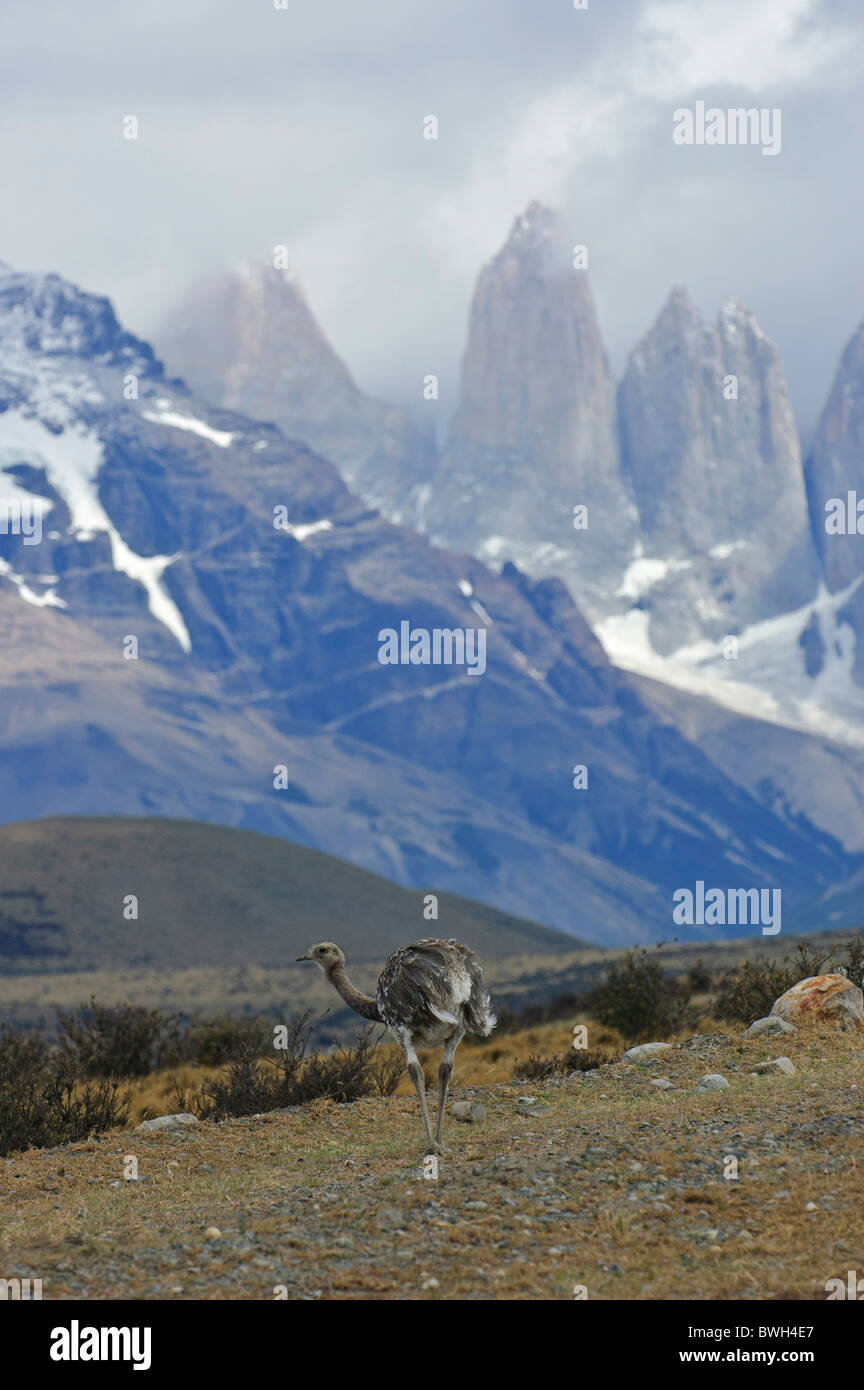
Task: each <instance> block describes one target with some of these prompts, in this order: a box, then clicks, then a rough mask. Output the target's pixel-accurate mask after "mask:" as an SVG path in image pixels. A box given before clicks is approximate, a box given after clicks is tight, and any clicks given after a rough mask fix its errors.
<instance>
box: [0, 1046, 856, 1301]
mask: <svg viewBox="0 0 864 1390" xmlns="http://www.w3.org/2000/svg"><path fill="white" fill-rule="evenodd" d="M463 1055H466V1054H460V1056H463ZM781 1055H783V1056H788V1057H789V1058H791V1060H792V1061H793V1063H794V1065H795V1067H796V1072H795V1075H794V1076H784V1075H771V1076H754V1075H752V1074H751V1070H752V1067H753V1066H754V1064H755V1063H757V1062H760V1061H765V1060H769V1059H772V1058H776V1057H778V1056H781ZM862 1057H864V1043H862V1039H861V1037H860V1036H859V1035H857V1034H856V1035H854V1036H853V1035H850V1034H845V1033H843V1032H840V1031H838V1030H837V1029H836V1028H833V1027H826V1026H822V1027H818V1026H817V1027H811V1028H809V1029H807V1030H801V1031H799V1032H798V1033H797V1034H795V1035H794V1036H793V1035H785V1036H783V1037H780V1038H777V1037H772V1038H758V1039H752V1040H751V1039H743V1038H742V1037H741V1036H740V1034H738V1033H727V1034H702V1035H697V1036H696V1037H694V1038H692V1039H690V1040H687V1041H682V1042H678V1043H676V1044H674V1045H673V1047H672V1049H671V1051H669V1052H666V1053H664V1054H663V1056H662V1057H661V1058H660V1059H658V1060H655V1061H654V1062H652V1063H651V1064H648V1065H639V1066H634V1065H632V1064H629V1063H617V1064H613V1065H609V1066H606V1067H603V1068H601V1069H600V1070H599V1071H595V1072H592V1073H586V1074H574V1075H572V1076H569V1077H567V1078H563V1079H556V1080H554V1081H552V1082H549V1081H547V1082H542V1083H529V1082H524V1081H523V1082H501V1081H498V1082H494V1083H492V1084H489V1085H485V1086H473V1087H463V1088H461V1089H460V1087H459V1086H458V1085H457V1086H456V1087H455V1088H454V1090H453V1092H452V1093H451V1099H453V1100H456V1099H460V1098H462V1099H471V1100H477V1101H480V1102H482V1104H483V1105H485V1107H486V1118H485V1120H483V1121H482V1122H480V1123H478V1124H471V1125H468V1124H464V1123H459V1122H457V1121H456V1120H454V1119H453V1118H448V1125H447V1130H446V1132H445V1142H447V1143H448V1146H449V1147H450V1149H451V1150H452V1153H451V1154H450V1156H447V1157H443V1158H441V1159H440V1160H439V1163H438V1174H437V1177H435V1176H433V1175H431V1174H429V1173H427V1175H424V1172H423V1162H422V1157H421V1154H422V1144H421V1140H420V1134H421V1131H420V1127H419V1121H418V1115H417V1107H416V1101H415V1100H414V1098H413V1096H411V1095H407V1094H397V1095H396V1096H394V1097H391V1098H389V1099H368V1100H362V1101H358V1102H356V1103H355V1104H353V1105H348V1106H337V1105H334V1104H332V1103H330V1102H317V1103H315V1104H313V1105H310V1106H305V1107H302V1108H296V1109H293V1110H288V1111H279V1112H274V1113H271V1114H267V1115H261V1116H255V1117H250V1118H248V1119H242V1120H230V1121H226V1122H223V1123H222V1124H212V1123H201V1124H197V1125H193V1126H189V1127H187V1128H183V1129H177V1130H175V1131H161V1132H160V1133H157V1134H147V1135H143V1134H133V1133H131V1132H121V1131H114V1132H112V1133H110V1134H107V1135H104V1136H102V1137H101V1138H98V1139H94V1140H92V1141H90V1142H88V1143H84V1144H75V1145H70V1146H66V1147H64V1148H60V1149H54V1150H49V1151H38V1150H30V1151H28V1152H27V1153H24V1154H22V1155H19V1156H17V1157H13V1158H10V1159H6V1160H2V1161H0V1278H6V1279H11V1278H16V1277H17V1278H27V1277H29V1278H31V1279H35V1278H39V1279H41V1280H42V1287H43V1297H44V1298H46V1299H64V1298H90V1299H94V1300H98V1299H105V1298H129V1299H156V1298H176V1299H268V1300H272V1299H274V1298H288V1299H346V1298H347V1299H518V1300H525V1299H532V1300H538V1299H572V1298H574V1297H583V1296H587V1297H588V1298H593V1299H634V1300H647V1299H694V1298H695V1299H752V1300H766V1299H774V1298H800V1299H825V1297H826V1291H825V1284H826V1281H827V1280H828V1279H830V1278H833V1277H837V1276H839V1277H841V1278H843V1279H844V1280H845V1279H846V1277H847V1272H848V1271H849V1270H857V1271H858V1275H859V1277H860V1276H861V1275H864V1069H862ZM459 1061H460V1057H457V1080H458V1073H459ZM707 1073H720V1074H722V1075H723V1076H725V1077H726V1079H727V1080H728V1082H729V1088H728V1089H726V1090H719V1091H703V1090H697V1089H695V1088H696V1085H697V1083H698V1081H699V1079H700V1077H702V1076H704V1075H706V1074H707ZM657 1080H661V1081H662V1080H667V1081H669V1082H671V1083H672V1085H671V1087H670V1088H668V1089H663V1088H661V1087H658V1086H655V1085H653V1084H652V1082H654V1081H657ZM521 1098H528V1099H530V1100H532V1101H533V1102H534V1103H535V1104H534V1106H533V1107H532V1106H529V1105H526V1104H525V1103H524V1100H522V1099H521ZM523 1111H527V1113H522V1112H523ZM130 1158H131V1159H134V1160H136V1161H137V1171H138V1175H139V1176H138V1180H137V1181H135V1180H129V1179H128V1178H127V1176H126V1174H128V1173H129V1172H131V1171H133V1170H134V1165H133V1164H130V1162H129V1160H130Z"/></svg>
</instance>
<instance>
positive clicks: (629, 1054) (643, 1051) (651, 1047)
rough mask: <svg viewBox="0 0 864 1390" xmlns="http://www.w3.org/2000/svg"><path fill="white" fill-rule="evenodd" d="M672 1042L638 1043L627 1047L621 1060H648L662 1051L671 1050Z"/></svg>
mask: <svg viewBox="0 0 864 1390" xmlns="http://www.w3.org/2000/svg"><path fill="white" fill-rule="evenodd" d="M671 1050H672V1044H671V1043H667V1042H649V1043H640V1044H639V1046H638V1047H629V1048H628V1049H627V1051H626V1052H625V1053H624V1056H623V1057H622V1058H621V1061H622V1062H650V1061H652V1060H653V1058H655V1057H659V1056H660V1054H661V1053H663V1052H671Z"/></svg>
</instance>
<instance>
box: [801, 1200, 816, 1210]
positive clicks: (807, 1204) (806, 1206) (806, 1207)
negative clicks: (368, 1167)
mask: <svg viewBox="0 0 864 1390" xmlns="http://www.w3.org/2000/svg"><path fill="white" fill-rule="evenodd" d="M804 1210H805V1211H818V1210H819V1208H818V1206H817V1205H816V1203H815V1202H805V1203H804Z"/></svg>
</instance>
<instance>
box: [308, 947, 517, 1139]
mask: <svg viewBox="0 0 864 1390" xmlns="http://www.w3.org/2000/svg"><path fill="white" fill-rule="evenodd" d="M298 960H311V961H314V962H315V964H316V965H320V967H321V969H322V970H323V971H324V974H325V975H326V976H327V979H328V980H329V981H330V983H331V985H332V986H333V988H334V989H336V990H338V992H339V993H340V994H341V996H342V998H343V999H344V1000H345V1003H346V1004H349V1005H350V1006H351V1008H352V1009H353V1010H354V1011H355V1013H358V1014H360V1015H361V1016H362V1017H363V1018H369V1019H373V1020H374V1021H376V1022H380V1023H383V1024H385V1025H386V1027H387V1028H388V1029H389V1031H390V1032H391V1033H392V1035H393V1037H394V1038H395V1039H396V1041H397V1042H398V1043H399V1046H400V1047H401V1048H402V1051H403V1052H404V1053H405V1061H406V1063H407V1065H408V1073H409V1075H410V1077H411V1080H412V1081H413V1082H414V1089H415V1090H416V1092H417V1099H418V1101H419V1102H420V1114H421V1116H422V1118H423V1127H424V1129H425V1131H426V1144H427V1147H426V1149H425V1150H424V1152H425V1153H435V1154H443V1153H446V1152H447V1150H446V1149H445V1148H444V1145H443V1143H442V1139H441V1135H442V1132H443V1128H444V1110H445V1106H446V1102H447V1088H448V1086H449V1085H450V1077H451V1075H452V1072H453V1056H454V1054H455V1052H456V1049H457V1047H458V1046H459V1044H460V1042H461V1041H462V1039H463V1038H464V1036H465V1034H466V1033H476V1034H477V1035H478V1036H479V1037H481V1038H485V1037H488V1036H489V1034H490V1033H491V1031H492V1029H493V1028H494V1027H495V1015H494V1014H493V1013H491V1012H490V1007H489V995H488V994H487V992H486V986H485V984H484V982H483V971H482V970H481V968H480V962H479V961H478V959H477V957H476V956H475V954H474V952H473V951H472V950H471V949H470V947H468V946H463V945H462V944H461V942H459V941H453V940H452V939H451V940H449V941H439V940H438V939H437V938H435V937H426V938H424V939H423V940H422V941H415V942H414V945H413V946H400V948H399V950H398V951H394V952H393V954H392V956H391V957H390V959H389V960H388V961H387V964H386V965H385V966H384V969H383V970H382V971H381V975H380V977H379V980H378V989H377V991H376V997H375V998H374V999H373V998H372V997H371V995H368V994H363V993H362V992H361V991H360V990H359V989H356V988H355V986H354V985H352V983H351V981H350V980H349V978H348V976H347V974H346V971H345V953H344V952H343V951H342V950H340V948H339V947H338V946H336V945H334V943H333V942H332V941H319V942H318V944H317V946H313V947H312V948H311V950H310V951H309V954H308V955H305V956H298ZM426 1047H441V1048H443V1053H442V1056H441V1063H440V1066H439V1067H438V1125H437V1128H436V1131H435V1134H434V1136H433V1134H432V1127H431V1125H430V1124H429V1112H428V1110H427V1108H426V1088H425V1085H424V1082H423V1068H422V1067H421V1065H420V1061H419V1059H418V1057H417V1050H418V1048H426Z"/></svg>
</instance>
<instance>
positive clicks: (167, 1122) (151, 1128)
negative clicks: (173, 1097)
mask: <svg viewBox="0 0 864 1390" xmlns="http://www.w3.org/2000/svg"><path fill="white" fill-rule="evenodd" d="M197 1124H198V1120H197V1119H196V1118H195V1116H194V1115H189V1114H185V1113H184V1114H180V1115H157V1116H156V1118H155V1120H142V1121H141V1123H140V1125H136V1126H135V1133H136V1134H156V1133H157V1132H158V1131H159V1130H160V1129H172V1128H174V1127H175V1126H178V1127H179V1126H180V1125H197Z"/></svg>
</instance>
